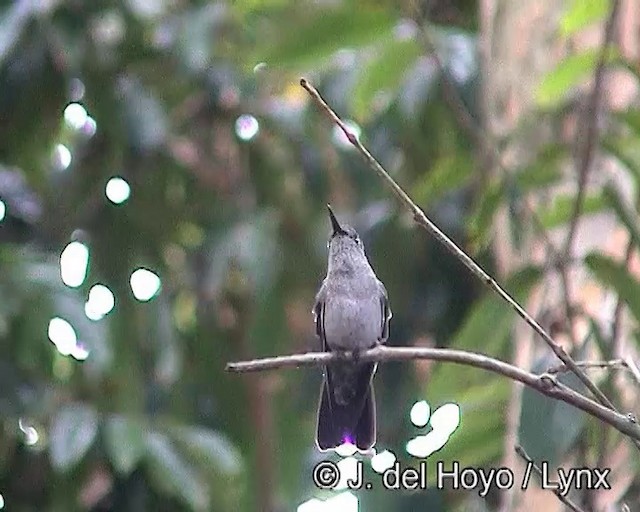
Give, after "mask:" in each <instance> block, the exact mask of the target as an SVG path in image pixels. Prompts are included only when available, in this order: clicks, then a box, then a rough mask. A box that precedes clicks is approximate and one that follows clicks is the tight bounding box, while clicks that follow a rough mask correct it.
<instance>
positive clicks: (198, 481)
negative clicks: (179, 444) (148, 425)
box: [146, 432, 210, 511]
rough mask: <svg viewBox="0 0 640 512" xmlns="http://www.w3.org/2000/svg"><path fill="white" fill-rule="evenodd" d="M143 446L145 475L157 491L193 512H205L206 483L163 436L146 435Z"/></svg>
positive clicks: (208, 498)
mask: <svg viewBox="0 0 640 512" xmlns="http://www.w3.org/2000/svg"><path fill="white" fill-rule="evenodd" d="M146 445H147V450H146V451H147V455H146V459H147V461H148V469H149V473H150V476H151V478H152V479H153V481H154V482H155V484H156V485H157V486H158V488H160V489H161V490H162V491H164V492H165V493H167V494H170V495H173V496H176V497H178V498H180V499H182V500H183V501H184V502H185V503H187V504H188V505H189V506H190V507H191V508H192V509H193V510H196V511H200V510H207V509H208V507H209V500H210V497H209V489H208V487H207V484H206V482H204V480H203V479H202V477H201V475H200V474H199V473H198V472H197V471H196V469H195V468H194V467H193V466H192V465H191V464H190V463H189V461H187V460H185V459H184V458H183V456H182V455H181V454H180V453H179V452H178V451H177V450H176V448H175V446H174V445H173V444H172V443H171V441H170V439H169V438H168V437H167V436H166V435H164V434H160V433H158V432H150V433H149V434H147V439H146Z"/></svg>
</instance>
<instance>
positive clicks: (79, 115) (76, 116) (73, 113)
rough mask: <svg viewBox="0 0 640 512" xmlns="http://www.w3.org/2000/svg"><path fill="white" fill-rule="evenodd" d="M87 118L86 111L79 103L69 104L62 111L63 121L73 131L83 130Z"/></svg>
mask: <svg viewBox="0 0 640 512" xmlns="http://www.w3.org/2000/svg"><path fill="white" fill-rule="evenodd" d="M87 117H88V115H87V111H86V110H85V108H84V107H83V106H82V105H81V104H80V103H69V104H68V105H67V108H65V109H64V121H65V122H66V123H67V125H69V126H70V127H71V128H73V129H74V130H80V129H81V128H83V127H84V124H85V123H86V121H87Z"/></svg>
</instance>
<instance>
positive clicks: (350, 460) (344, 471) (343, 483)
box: [334, 457, 358, 491]
mask: <svg viewBox="0 0 640 512" xmlns="http://www.w3.org/2000/svg"><path fill="white" fill-rule="evenodd" d="M338 469H339V470H340V480H339V481H338V483H337V485H336V486H335V487H334V489H335V490H336V491H338V490H340V489H346V488H347V487H348V486H347V481H348V480H357V478H358V459H356V458H355V457H346V458H344V459H342V460H341V461H340V462H338Z"/></svg>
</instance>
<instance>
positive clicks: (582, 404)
mask: <svg viewBox="0 0 640 512" xmlns="http://www.w3.org/2000/svg"><path fill="white" fill-rule="evenodd" d="M352 359H353V356H352V355H351V354H350V353H348V352H344V353H339V352H308V353H306V354H294V355H288V356H279V357H269V358H266V359H255V360H252V361H241V362H236V363H228V364H227V368H226V369H227V371H229V372H236V373H242V372H258V371H263V370H276V369H282V368H298V367H301V366H324V365H328V364H335V363H337V362H340V361H346V360H352ZM357 359H358V361H367V362H379V363H383V362H389V361H413V360H416V359H429V360H432V361H445V362H449V363H456V364H462V365H466V366H473V367H475V368H481V369H484V370H488V371H490V372H493V373H497V374H499V375H503V376H505V377H508V378H510V379H512V380H515V381H518V382H521V383H522V384H524V385H525V386H528V387H530V388H532V389H535V390H536V391H538V392H540V393H542V394H543V395H546V396H548V397H550V398H553V399H555V400H561V401H563V402H566V403H568V404H571V405H573V406H574V407H576V408H578V409H580V410H582V411H584V412H586V413H587V414H590V415H591V416H593V417H595V418H598V419H599V420H601V421H603V422H604V423H607V424H609V425H611V426H612V427H613V428H615V429H616V430H618V431H619V432H621V433H623V434H624V435H626V436H628V437H630V438H632V439H633V440H636V441H640V426H639V425H637V423H636V422H635V421H634V420H633V418H631V417H630V416H624V415H622V414H620V413H618V412H615V411H613V410H611V409H609V408H607V407H604V406H602V405H600V404H599V403H597V402H595V401H593V400H591V399H590V398H587V397H585V396H584V395H581V394H580V393H577V392H576V391H574V390H573V389H571V388H569V387H567V386H565V385H564V384H562V383H560V382H558V381H557V380H556V378H555V377H554V376H553V375H550V374H546V373H545V374H542V375H536V374H533V373H530V372H527V371H525V370H522V369H520V368H518V367H517V366H513V365H511V364H509V363H505V362H504V361H500V360H498V359H493V358H491V357H489V356H486V355H483V354H476V353H474V352H466V351H464V350H452V349H438V348H425V347H385V346H378V347H375V348H372V349H370V350H366V351H363V352H361V353H359V354H358V357H357Z"/></svg>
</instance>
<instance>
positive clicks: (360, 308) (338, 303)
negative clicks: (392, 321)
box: [324, 295, 382, 350]
mask: <svg viewBox="0 0 640 512" xmlns="http://www.w3.org/2000/svg"><path fill="white" fill-rule="evenodd" d="M381 314H382V312H381V307H380V298H379V297H378V296H377V295H370V296H368V297H359V298H348V297H346V296H340V295H339V296H333V297H331V298H328V299H327V300H326V302H325V310H324V330H325V338H326V341H327V344H328V345H329V348H332V349H338V350H364V349H367V348H370V347H373V346H374V345H375V344H377V343H378V338H379V337H380V334H381V330H380V327H381V323H382V322H381Z"/></svg>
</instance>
